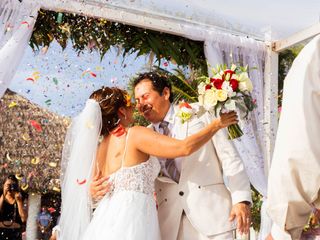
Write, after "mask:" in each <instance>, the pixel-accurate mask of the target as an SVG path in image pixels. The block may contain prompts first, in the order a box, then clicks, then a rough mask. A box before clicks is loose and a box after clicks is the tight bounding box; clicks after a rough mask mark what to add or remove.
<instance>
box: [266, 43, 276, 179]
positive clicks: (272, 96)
mask: <svg viewBox="0 0 320 240" xmlns="http://www.w3.org/2000/svg"><path fill="white" fill-rule="evenodd" d="M278 57H279V56H278V53H276V52H274V51H273V50H272V44H271V43H267V57H266V63H265V76H264V114H263V119H264V120H263V126H264V144H265V151H264V157H265V160H266V162H265V164H266V166H265V169H266V171H267V172H266V175H268V171H269V168H270V165H271V160H272V154H273V150H274V144H275V139H276V133H277V127H278V62H279V60H278Z"/></svg>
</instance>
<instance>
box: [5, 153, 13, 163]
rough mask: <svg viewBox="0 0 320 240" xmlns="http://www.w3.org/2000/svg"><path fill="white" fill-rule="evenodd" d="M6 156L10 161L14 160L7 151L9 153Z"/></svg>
mask: <svg viewBox="0 0 320 240" xmlns="http://www.w3.org/2000/svg"><path fill="white" fill-rule="evenodd" d="M6 158H7V160H8V161H10V162H11V161H12V159H11V157H10V155H9V153H7V154H6Z"/></svg>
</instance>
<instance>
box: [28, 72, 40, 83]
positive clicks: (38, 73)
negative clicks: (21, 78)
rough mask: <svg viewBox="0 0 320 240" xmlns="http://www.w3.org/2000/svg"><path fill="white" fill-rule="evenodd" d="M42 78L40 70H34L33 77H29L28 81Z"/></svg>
mask: <svg viewBox="0 0 320 240" xmlns="http://www.w3.org/2000/svg"><path fill="white" fill-rule="evenodd" d="M39 78H40V72H33V73H32V76H31V77H28V78H27V79H26V80H27V81H33V82H35V81H37V80H38V79H39Z"/></svg>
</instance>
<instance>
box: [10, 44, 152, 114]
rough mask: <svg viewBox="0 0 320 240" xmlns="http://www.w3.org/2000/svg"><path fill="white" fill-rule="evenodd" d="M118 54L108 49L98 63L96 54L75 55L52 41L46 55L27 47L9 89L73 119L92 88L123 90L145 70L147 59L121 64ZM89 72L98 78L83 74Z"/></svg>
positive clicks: (130, 57)
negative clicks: (32, 78) (117, 88)
mask: <svg viewBox="0 0 320 240" xmlns="http://www.w3.org/2000/svg"><path fill="white" fill-rule="evenodd" d="M117 53H118V50H117V49H112V50H110V51H109V52H108V53H107V54H106V55H105V57H104V58H103V60H102V61H101V62H100V55H99V54H98V53H97V52H95V51H93V52H91V53H90V52H88V51H86V52H84V53H82V54H80V55H78V54H77V53H76V52H75V51H74V50H73V49H72V46H71V43H70V44H68V46H67V48H66V49H65V50H64V51H62V49H61V47H60V46H59V45H58V44H57V43H56V42H53V43H52V44H51V45H50V47H49V49H48V51H47V53H46V54H44V53H42V51H41V50H40V51H39V52H37V53H35V52H33V51H32V49H31V48H30V47H28V49H27V50H26V52H25V55H24V57H23V59H22V62H21V64H20V65H19V67H18V70H17V73H16V74H15V76H14V78H13V80H12V83H11V85H10V87H9V88H10V89H11V90H13V91H15V92H17V93H19V94H20V95H22V96H25V97H26V98H28V99H30V100H31V101H32V102H34V103H37V104H39V105H40V106H42V107H44V108H48V109H50V110H51V111H53V112H56V113H58V114H60V115H66V116H74V115H76V114H77V113H79V111H81V109H82V108H83V106H84V103H85V101H86V100H87V98H88V97H89V95H90V94H91V93H92V92H93V91H94V90H95V89H98V88H100V87H101V86H103V85H106V86H120V87H123V88H126V85H127V83H128V80H129V79H130V78H131V77H133V76H134V75H135V74H136V73H137V72H141V71H147V70H148V69H147V67H146V64H147V63H148V61H149V57H148V56H141V57H139V58H137V59H136V58H135V55H131V56H128V57H126V58H125V60H124V62H123V64H122V61H123V58H122V55H121V54H120V55H119V56H117ZM88 69H90V71H91V72H93V73H94V74H96V75H97V76H96V77H93V76H92V75H91V74H90V73H89V71H88V72H87V73H84V72H85V71H86V70H88ZM36 72H39V76H40V77H39V78H38V79H37V80H36V81H35V82H33V81H29V80H26V79H27V78H29V77H32V74H34V73H36Z"/></svg>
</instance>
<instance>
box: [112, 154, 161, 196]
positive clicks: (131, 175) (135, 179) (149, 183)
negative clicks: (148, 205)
mask: <svg viewBox="0 0 320 240" xmlns="http://www.w3.org/2000/svg"><path fill="white" fill-rule="evenodd" d="M159 172H160V163H159V161H158V159H157V158H155V157H150V158H149V159H148V160H147V161H146V162H143V163H140V164H138V165H136V166H132V167H123V168H121V169H119V170H118V171H117V172H115V173H114V174H112V175H111V176H110V181H112V182H113V184H112V193H115V192H120V191H135V192H141V193H145V194H153V192H154V180H155V179H156V177H157V176H158V174H159Z"/></svg>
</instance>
